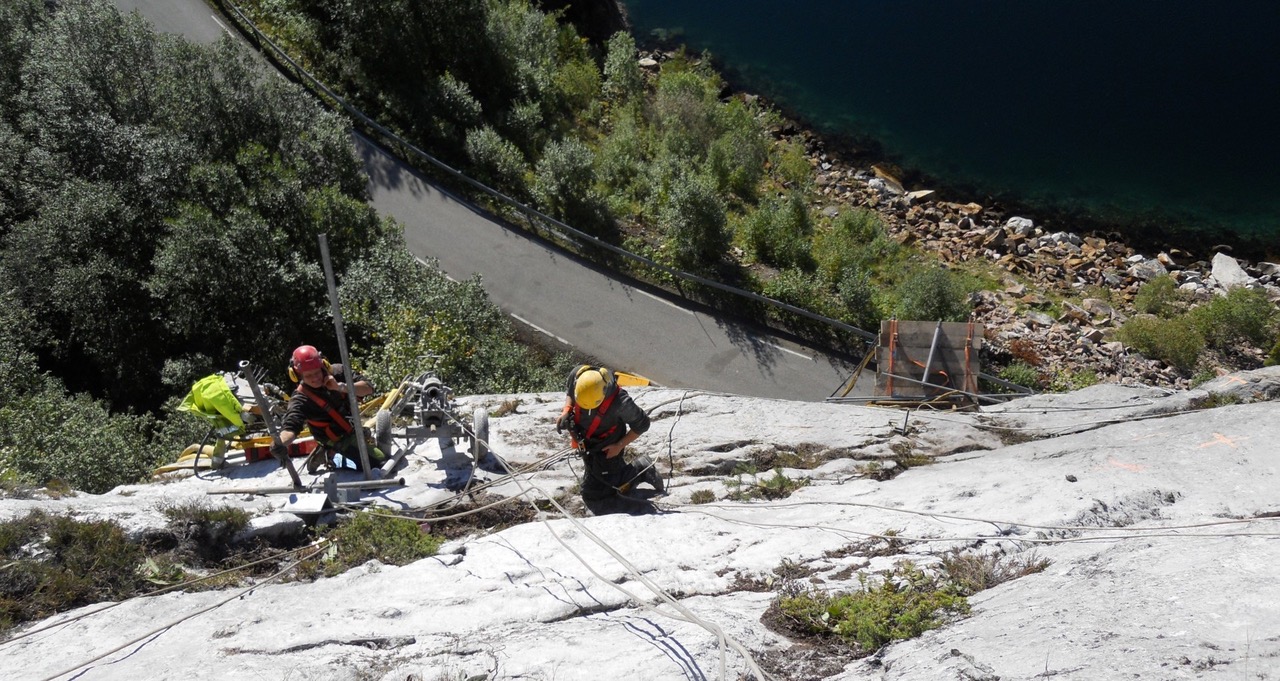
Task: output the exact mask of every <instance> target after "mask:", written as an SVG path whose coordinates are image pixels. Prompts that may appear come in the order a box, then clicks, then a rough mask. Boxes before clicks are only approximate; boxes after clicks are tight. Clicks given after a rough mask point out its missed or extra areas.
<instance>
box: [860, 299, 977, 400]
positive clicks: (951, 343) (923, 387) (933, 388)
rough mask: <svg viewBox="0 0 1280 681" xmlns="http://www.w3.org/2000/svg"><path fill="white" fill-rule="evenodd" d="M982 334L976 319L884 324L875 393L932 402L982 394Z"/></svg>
mask: <svg viewBox="0 0 1280 681" xmlns="http://www.w3.org/2000/svg"><path fill="white" fill-rule="evenodd" d="M982 332H983V327H982V325H981V324H975V323H973V322H908V321H899V320H896V319H894V320H886V321H883V322H881V323H880V339H879V342H878V344H877V346H876V367H877V369H876V395H877V396H878V397H888V398H893V399H904V400H930V399H936V398H939V397H944V396H947V395H950V394H955V395H958V396H959V395H961V394H962V393H969V394H972V393H977V392H978V373H979V371H980V366H979V362H978V351H979V350H980V349H981V348H982ZM956 391H960V392H956Z"/></svg>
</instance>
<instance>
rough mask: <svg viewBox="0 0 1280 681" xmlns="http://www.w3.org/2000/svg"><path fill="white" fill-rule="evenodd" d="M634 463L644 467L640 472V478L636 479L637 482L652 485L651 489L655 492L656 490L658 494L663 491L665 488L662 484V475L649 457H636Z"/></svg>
mask: <svg viewBox="0 0 1280 681" xmlns="http://www.w3.org/2000/svg"><path fill="white" fill-rule="evenodd" d="M635 465H636V466H638V467H640V468H643V469H644V470H643V471H642V472H641V473H640V479H639V480H637V482H647V483H649V486H650V487H652V488H653V490H654V491H655V492H658V493H659V494H661V493H662V492H664V491H665V489H666V488H665V487H664V486H663V484H662V475H660V474H659V473H658V467H657V466H655V465H653V462H652V461H650V460H649V457H647V456H639V457H637V458H636V460H635Z"/></svg>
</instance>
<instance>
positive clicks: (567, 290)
mask: <svg viewBox="0 0 1280 681" xmlns="http://www.w3.org/2000/svg"><path fill="white" fill-rule="evenodd" d="M114 2H115V4H116V6H117V7H120V8H121V9H122V10H124V11H131V10H135V9H136V10H137V11H138V12H139V13H140V14H141V15H142V16H143V17H145V18H146V19H148V20H149V21H151V22H152V23H153V24H154V25H155V26H156V27H157V28H158V29H159V30H161V31H165V32H170V33H178V34H181V35H183V36H185V37H187V38H188V39H190V40H194V41H198V42H212V41H213V40H216V39H217V38H218V37H219V36H220V35H222V34H223V33H228V34H231V33H233V31H228V30H226V27H225V26H224V21H223V20H222V19H221V17H218V16H215V12H214V10H212V9H211V8H209V7H208V6H206V5H204V4H203V3H201V2H200V0H114ZM355 145H356V151H357V153H358V154H359V155H360V156H361V157H362V158H363V159H364V162H365V167H366V171H367V172H368V175H369V178H370V192H371V195H372V202H373V205H374V207H375V208H376V209H377V210H378V211H379V213H381V214H382V215H386V216H390V217H393V218H395V219H396V220H398V221H399V222H400V223H402V224H403V225H404V228H405V240H406V242H407V244H408V247H409V249H410V251H411V252H412V253H413V254H414V255H415V256H417V257H419V258H420V259H428V258H434V259H436V260H437V261H438V262H439V265H440V267H441V269H443V270H444V271H445V272H446V273H447V274H448V275H449V276H451V277H453V278H455V279H466V278H468V277H470V276H472V275H473V274H479V275H480V277H481V280H482V282H483V285H484V288H485V290H486V291H487V292H488V294H489V297H490V298H491V299H492V300H493V301H494V302H495V303H496V304H497V305H498V306H500V307H501V308H502V309H503V310H504V311H506V312H507V313H508V314H510V315H512V316H513V317H515V318H516V319H517V320H519V321H520V322H522V323H524V324H525V325H527V326H528V327H531V328H532V329H534V330H536V332H539V333H543V334H546V335H547V336H550V337H551V338H553V339H555V340H556V341H558V342H559V343H562V344H565V345H569V346H572V347H573V348H575V349H577V351H578V352H580V353H582V354H585V355H587V356H589V357H591V358H593V359H594V360H596V361H598V362H600V363H602V364H605V365H607V366H609V367H612V368H615V369H620V370H624V371H631V372H635V373H638V374H641V375H644V376H647V377H649V378H650V379H653V380H654V381H656V382H658V383H659V384H661V385H664V386H670V387H677V388H689V389H697V390H710V391H716V392H727V393H737V394H743V395H752V396H757V397H774V398H779V399H789V400H809V401H817V400H822V399H824V398H826V397H827V396H828V395H830V394H831V393H832V392H833V391H834V390H836V389H837V388H838V387H839V386H840V385H841V383H842V382H843V381H844V380H845V379H846V378H848V376H849V374H850V373H851V369H852V368H851V367H850V366H849V365H848V364H847V363H845V362H843V361H841V360H839V359H833V358H829V357H827V356H825V355H824V354H822V353H820V352H817V351H814V350H812V349H809V348H806V347H804V346H802V345H798V344H795V343H792V342H789V341H786V340H782V339H780V338H778V337H776V336H774V335H772V334H769V333H767V332H765V331H763V330H761V329H758V328H755V327H754V326H750V325H743V324H738V323H734V322H730V321H725V320H722V319H720V318H718V317H717V316H715V315H713V314H710V313H708V312H706V311H705V310H704V309H703V308H701V307H700V306H697V305H692V304H689V303H688V302H687V301H684V300H682V299H680V298H678V297H675V296H672V295H670V294H667V293H665V292H662V291H658V290H655V289H651V288H649V287H646V286H644V285H641V284H637V283H635V282H631V281H629V280H620V279H616V278H614V277H613V276H610V273H608V272H605V271H602V270H601V269H599V268H598V267H595V266H593V265H591V264H589V263H585V262H582V261H580V260H579V259H577V258H576V257H574V256H572V255H571V254H567V253H566V252H564V251H562V250H560V249H558V248H556V247H555V246H553V245H550V244H547V243H545V242H543V241H541V240H540V239H538V238H537V237H534V236H531V235H528V234H527V233H525V232H523V231H520V230H517V229H512V228H510V227H508V226H505V225H504V224H503V223H502V222H501V221H499V220H498V219H496V218H494V217H493V216H491V215H489V214H487V213H485V212H484V211H483V210H480V209H478V208H476V207H474V206H472V205H470V204H468V203H467V202H466V201H464V200H462V199H460V198H459V197H457V196H454V195H453V194H451V193H449V192H448V191H447V190H444V189H442V188H440V187H438V186H436V185H434V184H432V182H431V181H430V180H427V179H424V178H422V177H421V176H419V175H418V174H417V173H415V172H414V171H413V170H412V169H410V168H408V167H406V166H405V165H404V164H403V163H401V162H400V161H399V160H398V159H396V158H395V157H393V156H391V155H389V154H387V153H386V152H385V151H383V150H382V149H381V148H380V147H379V146H377V145H376V144H373V143H372V142H370V141H369V140H367V139H365V138H364V137H362V136H360V135H356V136H355ZM866 382H867V381H866V380H865V379H864V381H863V383H866ZM859 388H862V385H860V386H859ZM861 392H862V391H861V390H859V391H857V393H861ZM857 393H855V394H857Z"/></svg>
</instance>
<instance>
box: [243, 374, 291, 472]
mask: <svg viewBox="0 0 1280 681" xmlns="http://www.w3.org/2000/svg"><path fill="white" fill-rule="evenodd" d="M240 371H241V373H243V374H244V378H245V380H246V381H248V382H249V390H252V391H253V399H255V400H257V402H258V408H259V409H261V410H262V421H263V422H264V423H266V424H267V434H268V435H270V436H271V442H273V443H275V444H280V431H278V430H277V429H276V422H275V421H273V420H272V418H271V404H270V403H268V402H267V398H265V397H263V396H262V388H259V387H258V377H257V376H254V375H253V367H252V366H251V365H250V364H249V360H241V362H240ZM283 463H284V467H285V468H287V469H289V479H290V480H292V481H293V488H294V489H302V478H300V477H298V469H296V468H294V467H293V459H291V458H289V453H288V452H285V454H284V461H283Z"/></svg>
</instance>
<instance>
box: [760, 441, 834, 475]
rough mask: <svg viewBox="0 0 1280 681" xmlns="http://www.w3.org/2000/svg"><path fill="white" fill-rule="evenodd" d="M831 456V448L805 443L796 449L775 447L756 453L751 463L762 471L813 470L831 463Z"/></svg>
mask: <svg viewBox="0 0 1280 681" xmlns="http://www.w3.org/2000/svg"><path fill="white" fill-rule="evenodd" d="M831 454H832V452H831V449H830V448H829V447H826V446H823V445H819V444H813V443H808V442H804V443H801V444H798V445H796V446H795V447H784V446H779V445H774V446H773V447H772V448H771V449H767V450H764V451H759V452H754V453H752V454H751V462H752V463H753V464H755V465H756V466H758V467H759V468H761V469H768V468H778V467H781V468H795V469H800V470H812V469H814V468H817V467H818V466H821V465H822V464H824V463H826V462H828V461H830V460H831V459H832V456H831ZM836 456H839V454H838V453H837V454H836Z"/></svg>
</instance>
